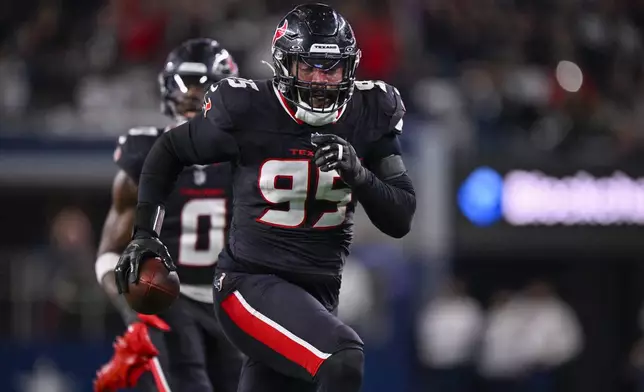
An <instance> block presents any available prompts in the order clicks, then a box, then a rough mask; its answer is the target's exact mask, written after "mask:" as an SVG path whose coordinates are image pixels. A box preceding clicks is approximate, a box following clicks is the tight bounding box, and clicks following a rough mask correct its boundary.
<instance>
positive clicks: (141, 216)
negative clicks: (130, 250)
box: [134, 203, 165, 237]
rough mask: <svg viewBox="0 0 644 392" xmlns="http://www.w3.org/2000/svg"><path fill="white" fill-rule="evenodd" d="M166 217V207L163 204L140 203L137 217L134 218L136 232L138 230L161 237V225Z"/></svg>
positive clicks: (137, 208)
mask: <svg viewBox="0 0 644 392" xmlns="http://www.w3.org/2000/svg"><path fill="white" fill-rule="evenodd" d="M164 217H165V208H164V207H163V206H161V205H154V204H150V203H139V204H138V205H137V206H136V218H135V219H134V234H136V232H137V231H138V230H143V231H145V232H146V233H149V234H153V235H154V236H155V237H159V235H160V234H161V226H162V225H163V218H164Z"/></svg>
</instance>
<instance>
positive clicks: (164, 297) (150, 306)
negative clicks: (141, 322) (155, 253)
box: [125, 257, 179, 314]
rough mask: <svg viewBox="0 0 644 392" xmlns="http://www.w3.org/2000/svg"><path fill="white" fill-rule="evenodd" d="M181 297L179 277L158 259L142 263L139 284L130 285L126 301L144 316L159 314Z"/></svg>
mask: <svg viewBox="0 0 644 392" xmlns="http://www.w3.org/2000/svg"><path fill="white" fill-rule="evenodd" d="M178 296H179V275H177V273H176V272H174V271H173V272H170V271H168V270H167V269H166V268H165V266H164V265H163V261H161V259H159V258H158V257H149V258H147V259H145V260H143V261H142V262H141V266H140V278H139V282H138V283H129V285H128V292H127V293H125V299H126V300H127V302H128V304H129V305H130V307H131V308H132V309H133V310H134V311H136V312H138V313H142V314H158V313H161V312H163V311H164V310H166V309H168V308H169V307H170V305H172V303H173V302H174V300H175V299H177V297H178Z"/></svg>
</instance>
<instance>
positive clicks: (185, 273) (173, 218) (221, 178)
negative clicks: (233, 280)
mask: <svg viewBox="0 0 644 392" xmlns="http://www.w3.org/2000/svg"><path fill="white" fill-rule="evenodd" d="M162 133H163V129H158V128H154V127H138V128H133V129H131V130H130V131H129V132H128V134H127V135H124V136H121V137H120V138H119V141H118V146H117V149H116V152H115V154H114V160H115V161H116V163H117V165H118V166H119V167H120V168H121V169H122V170H123V171H124V172H125V173H127V174H128V176H130V177H131V178H132V179H133V180H134V181H135V182H136V183H137V184H138V181H139V176H140V175H141V168H142V167H143V162H144V161H145V158H146V156H147V154H148V152H149V151H150V149H151V148H152V146H153V145H154V142H155V141H156V140H157V138H158V137H159V136H160V135H161V134H162ZM230 184H231V176H230V165H229V164H227V163H220V164H213V165H208V166H200V165H194V166H191V167H187V168H186V169H184V170H183V171H182V172H181V174H180V175H179V177H178V179H177V183H176V184H175V188H174V190H173V191H172V193H171V194H170V196H169V197H168V199H167V200H166V213H165V220H164V223H163V229H162V231H161V241H163V243H164V244H165V245H166V246H167V247H168V250H169V252H170V256H172V259H173V260H174V261H175V264H176V265H177V269H178V273H179V276H180V277H181V283H182V284H189V285H209V284H211V283H212V279H213V276H214V265H215V263H216V260H217V256H218V255H219V252H220V251H221V249H222V248H223V247H224V246H225V245H226V243H227V238H228V226H229V222H230V213H231V212H232V209H231V202H232V197H231V192H230V191H231V185H230Z"/></svg>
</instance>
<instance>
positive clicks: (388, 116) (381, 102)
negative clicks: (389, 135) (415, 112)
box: [355, 80, 407, 134]
mask: <svg viewBox="0 0 644 392" xmlns="http://www.w3.org/2000/svg"><path fill="white" fill-rule="evenodd" d="M355 86H356V88H357V89H358V90H360V91H362V92H363V93H364V94H365V95H366V96H370V97H369V98H368V99H367V102H369V103H370V104H375V105H377V107H378V110H377V112H378V117H379V118H378V120H377V123H378V125H379V127H381V126H382V127H386V128H387V129H386V131H387V132H393V133H396V134H401V133H402V129H403V117H404V116H405V112H406V111H407V109H405V104H404V103H403V100H402V97H401V96H400V92H399V91H398V89H397V88H395V87H394V86H392V85H390V84H387V83H385V82H383V81H380V80H377V81H371V80H365V81H359V80H357V81H356V82H355ZM373 101H375V102H373ZM371 102H373V103H371Z"/></svg>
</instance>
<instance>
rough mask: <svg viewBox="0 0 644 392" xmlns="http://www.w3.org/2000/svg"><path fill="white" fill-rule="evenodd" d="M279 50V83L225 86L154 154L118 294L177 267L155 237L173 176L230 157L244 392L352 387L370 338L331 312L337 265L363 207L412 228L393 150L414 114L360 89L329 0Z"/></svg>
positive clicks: (222, 283)
mask: <svg viewBox="0 0 644 392" xmlns="http://www.w3.org/2000/svg"><path fill="white" fill-rule="evenodd" d="M272 54H273V66H274V69H275V77H274V78H273V79H271V80H264V81H252V80H246V79H239V78H228V79H225V80H222V81H220V82H219V83H217V84H215V85H213V86H212V87H211V88H210V89H209V91H208V92H207V94H206V96H205V101H204V102H205V103H204V110H203V113H202V114H201V115H199V116H195V117H194V118H193V119H192V120H190V121H189V122H187V123H185V124H182V125H180V126H178V127H177V128H175V129H173V130H171V131H169V132H166V133H165V134H163V135H162V136H161V137H160V138H159V139H158V140H157V142H156V143H155V145H154V147H152V150H151V151H150V153H149V154H148V156H147V158H146V160H145V164H144V166H143V170H142V174H141V178H140V183H139V198H138V205H137V209H136V217H135V230H134V234H133V239H132V241H131V242H130V244H129V245H128V247H127V248H126V250H125V252H124V253H123V254H122V256H121V258H120V260H119V262H118V265H117V266H116V268H115V270H114V272H115V275H116V282H117V286H118V288H119V291H120V292H125V291H127V287H128V282H136V281H137V279H138V276H137V272H136V271H138V270H139V263H140V261H141V260H142V259H143V258H145V257H146V256H149V255H155V256H158V257H160V258H161V259H162V260H164V263H165V265H166V267H167V268H168V269H169V270H174V269H175V268H176V267H175V265H174V263H173V261H172V257H171V256H170V255H169V254H168V252H166V250H165V247H164V246H163V242H162V241H163V238H159V230H160V228H161V225H162V220H163V218H162V216H163V209H164V208H166V207H164V202H165V200H166V198H167V196H168V194H169V193H170V192H171V190H172V189H173V184H174V182H175V180H176V178H177V175H178V173H180V172H181V170H182V169H183V167H184V166H186V165H193V164H209V163H212V162H225V161H229V162H231V164H232V166H233V169H232V172H233V187H234V195H235V198H234V207H233V218H232V223H231V227H230V237H229V246H228V247H227V248H224V250H223V251H222V253H221V254H220V256H219V261H218V264H217V272H216V277H215V293H214V294H215V312H216V313H217V316H218V319H219V321H220V323H221V325H222V328H223V329H224V332H225V333H226V336H227V337H228V338H229V339H230V340H231V341H232V342H233V343H234V344H235V345H236V346H237V347H239V348H240V349H241V350H242V351H243V352H244V353H245V354H246V355H247V356H248V358H247V359H245V360H244V361H245V362H244V365H243V368H242V373H241V379H240V386H239V392H288V391H294V392H295V391H297V392H306V391H310V392H313V391H316V390H317V388H318V387H319V386H322V388H323V389H322V390H324V391H332V392H357V391H359V389H360V386H361V384H362V378H363V361H364V355H363V350H362V348H363V343H362V341H361V339H360V337H358V335H357V334H356V333H355V332H354V331H353V330H352V329H351V328H350V327H348V326H346V325H345V324H343V323H342V322H341V321H340V320H339V319H338V318H337V317H336V316H335V312H336V308H337V305H338V294H339V289H340V280H341V273H342V266H343V264H344V262H345V260H346V257H347V255H348V253H349V246H350V244H351V241H352V233H353V231H352V225H353V212H354V209H355V206H356V204H357V203H358V202H359V203H360V204H362V206H363V208H364V209H365V211H366V213H367V215H368V216H369V218H370V220H371V221H372V222H373V223H374V225H375V226H376V227H378V228H379V229H380V230H381V231H383V232H384V233H386V234H388V235H390V236H392V237H396V238H400V237H403V236H404V235H406V234H407V233H408V232H409V230H410V226H411V221H412V217H413V215H414V212H415V208H416V198H415V194H414V188H413V185H412V182H411V180H410V178H409V177H408V176H407V174H406V169H405V165H404V163H403V160H402V158H401V151H400V145H399V141H398V136H399V134H400V133H401V131H402V124H403V122H402V118H403V115H404V113H405V107H404V105H403V103H402V99H401V97H400V94H399V93H398V91H397V90H396V89H395V88H393V87H392V86H390V85H387V84H385V83H384V82H358V81H355V80H354V76H355V71H356V68H357V66H358V62H359V59H360V51H359V49H358V47H357V44H356V40H355V38H354V34H353V31H352V29H351V27H350V25H349V23H348V22H347V21H346V20H345V19H344V18H343V17H342V16H341V15H339V14H338V13H337V12H336V11H335V10H333V9H332V8H331V7H329V6H327V5H323V4H308V5H301V6H298V7H296V8H295V9H293V10H292V11H291V12H290V13H288V14H287V15H286V16H285V17H284V19H282V20H281V22H280V23H279V25H278V28H277V30H276V31H275V34H274V36H273V40H272ZM165 230H166V229H165V228H164V232H165ZM182 279H183V278H182Z"/></svg>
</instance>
